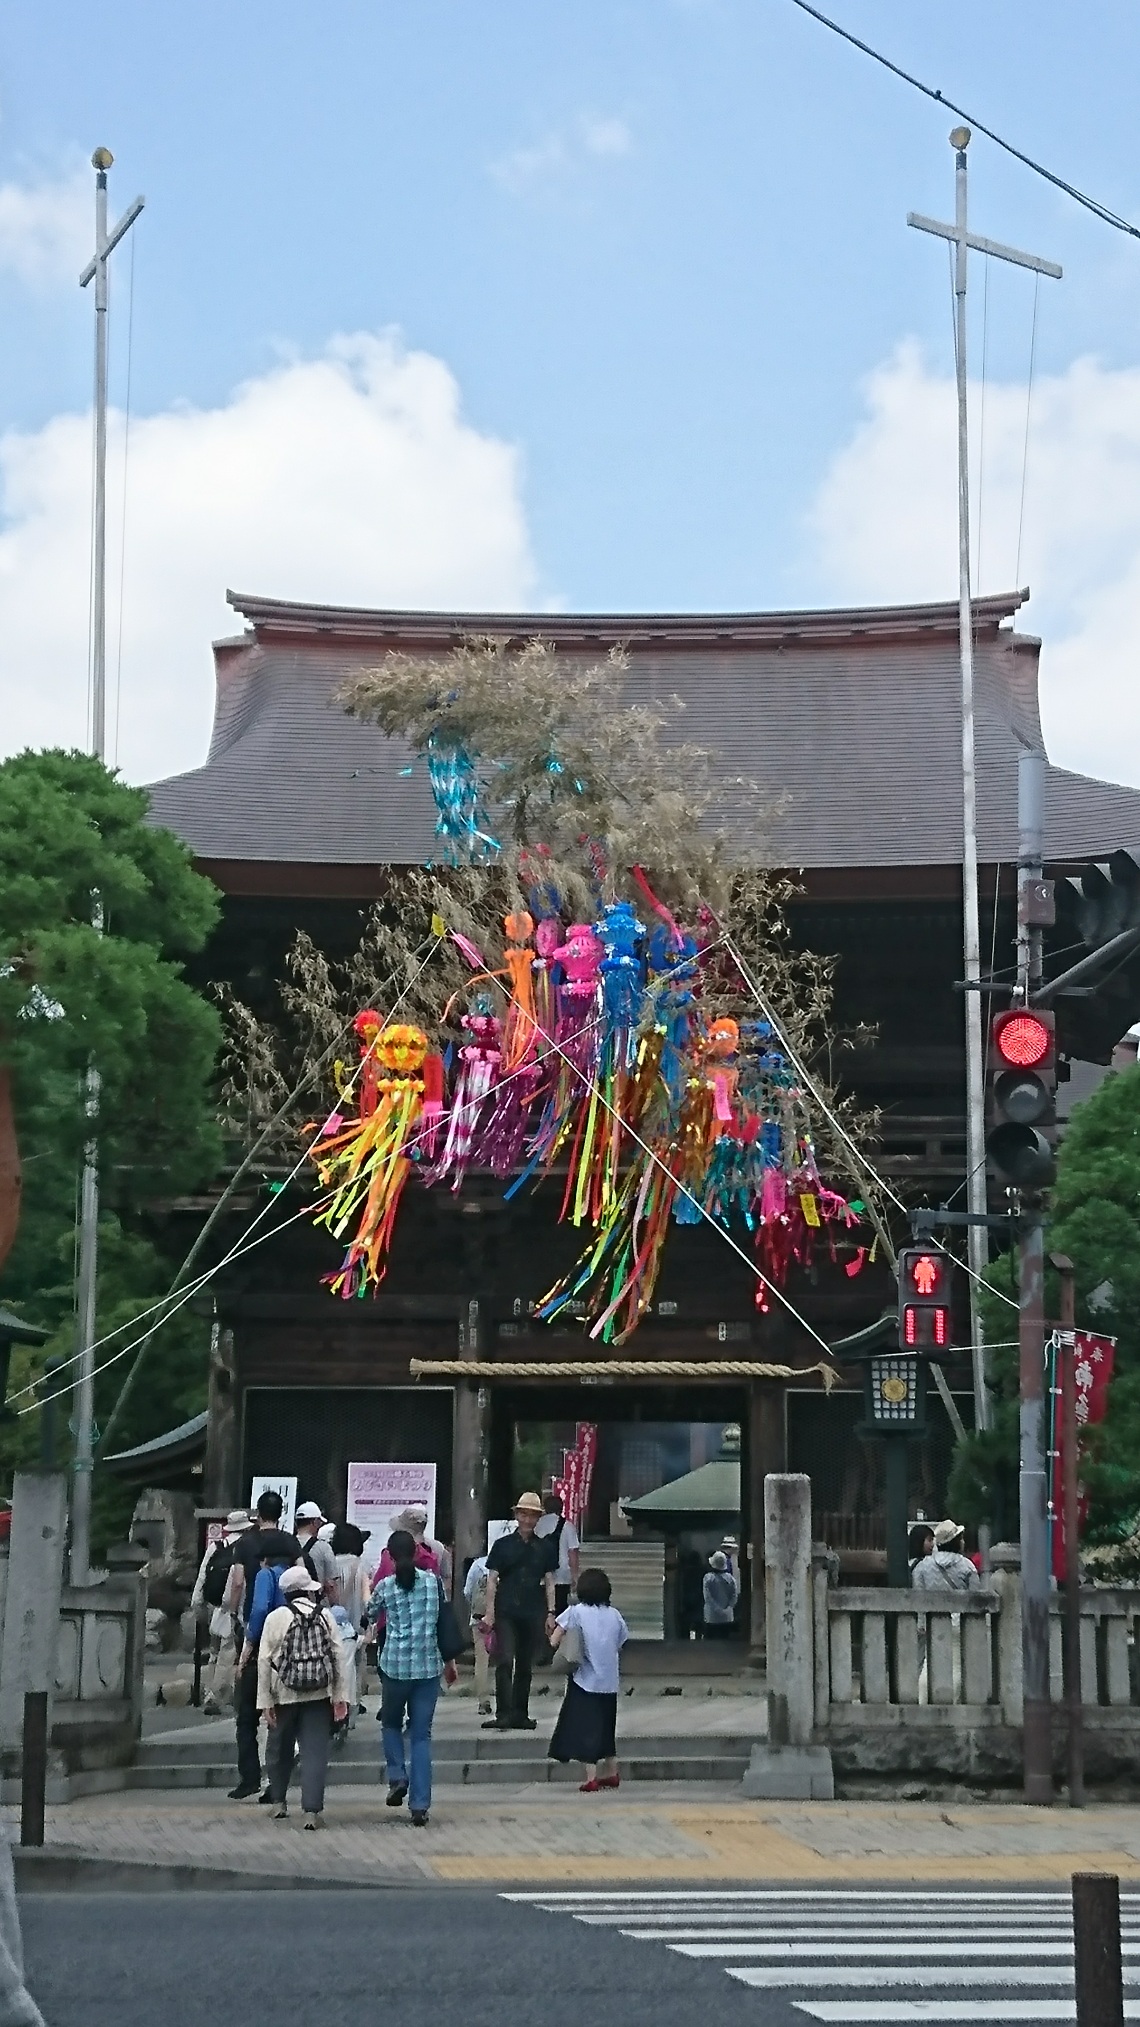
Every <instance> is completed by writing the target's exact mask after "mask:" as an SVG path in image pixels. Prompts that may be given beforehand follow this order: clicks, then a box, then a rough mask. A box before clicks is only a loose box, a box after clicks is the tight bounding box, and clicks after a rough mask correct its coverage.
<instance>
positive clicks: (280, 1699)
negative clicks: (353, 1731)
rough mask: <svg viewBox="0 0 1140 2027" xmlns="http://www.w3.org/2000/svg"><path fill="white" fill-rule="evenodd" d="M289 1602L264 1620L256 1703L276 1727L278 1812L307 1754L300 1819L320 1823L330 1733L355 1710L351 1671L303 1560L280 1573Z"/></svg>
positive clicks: (285, 1809) (272, 1778) (273, 1778)
mask: <svg viewBox="0 0 1140 2027" xmlns="http://www.w3.org/2000/svg"><path fill="white" fill-rule="evenodd" d="M278 1588H279V1590H280V1592H281V1599H282V1602H281V1604H280V1605H278V1606H275V1608H274V1609H273V1611H271V1612H270V1614H269V1616H268V1618H267V1619H266V1621H265V1625H264V1628H263V1630H262V1635H261V1643H260V1646H259V1649H258V1656H257V1707H258V1709H259V1710H260V1711H261V1714H262V1716H263V1717H264V1719H265V1722H266V1724H267V1725H268V1727H269V1729H270V1730H271V1731H272V1732H274V1733H275V1734H276V1752H275V1754H274V1756H273V1763H272V1765H271V1767H270V1770H269V1789H270V1795H271V1798H272V1800H273V1803H274V1805H275V1806H274V1811H273V1813H274V1815H275V1816H287V1815H288V1813H289V1804H288V1801H287V1799H286V1797H287V1795H288V1792H289V1780H290V1776H291V1774H292V1772H293V1762H294V1759H295V1758H296V1755H297V1753H298V1751H299V1752H300V1757H301V1821H302V1823H303V1825H304V1827H305V1829H306V1830H316V1829H319V1827H320V1821H321V1814H322V1811H323V1809H324V1806H325V1778H326V1776H327V1773H328V1764H329V1737H330V1733H331V1731H332V1727H333V1724H334V1723H341V1722H343V1720H344V1719H345V1718H346V1717H347V1716H348V1678H347V1674H346V1672H345V1665H344V1648H343V1645H342V1643H341V1639H340V1635H339V1633H338V1631H337V1627H336V1623H335V1621H334V1619H333V1617H332V1614H331V1612H330V1611H329V1609H328V1607H327V1606H326V1605H325V1604H324V1602H323V1600H322V1596H321V1585H320V1583H319V1581H318V1579H317V1578H316V1577H313V1576H310V1574H309V1572H308V1570H307V1569H306V1568H305V1565H304V1563H299V1564H297V1565H296V1566H295V1567H294V1568H293V1569H288V1570H286V1571H285V1572H284V1573H283V1575H282V1576H281V1577H280V1578H279V1579H278Z"/></svg>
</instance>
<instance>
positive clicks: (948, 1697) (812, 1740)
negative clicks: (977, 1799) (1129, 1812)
mask: <svg viewBox="0 0 1140 2027" xmlns="http://www.w3.org/2000/svg"><path fill="white" fill-rule="evenodd" d="M764 1521H765V1525H764V1555H765V1565H766V1583H767V1628H766V1632H767V1660H768V1737H767V1740H766V1741H765V1742H764V1743H763V1744H760V1743H758V1744H757V1745H755V1746H754V1747H753V1750H752V1758H751V1763H750V1765H749V1769H748V1772H747V1773H746V1775H745V1781H744V1787H745V1793H746V1794H750V1795H756V1796H758V1797H769V1798H772V1797H775V1798H785V1797H786V1798H793V1797H797V1796H798V1797H801V1798H805V1799H813V1798H815V1799H822V1798H825V1797H826V1796H828V1795H830V1794H831V1793H832V1792H833V1784H834V1780H835V1778H836V1777H839V1778H840V1779H842V1780H843V1781H844V1782H845V1783H846V1784H847V1785H848V1788H849V1789H850V1787H851V1785H852V1783H854V1782H856V1781H857V1780H858V1779H859V1778H860V1777H863V1778H864V1779H866V1778H873V1777H875V1776H884V1775H886V1776H895V1777H898V1776H904V1777H910V1778H914V1777H916V1776H917V1777H919V1778H923V1779H931V1778H932V1779H942V1780H946V1779H950V1780H953V1781H963V1782H969V1783H971V1784H973V1785H976V1786H990V1787H996V1786H1017V1785H1019V1784H1020V1781H1021V1776H1022V1737H1021V1729H1022V1720H1023V1701H1022V1672H1021V1601H1020V1579H1019V1573H1018V1568H1017V1564H1018V1551H1017V1549H1016V1547H1011V1546H1010V1545H1009V1544H1004V1545H1002V1546H1001V1547H998V1548H995V1550H994V1554H993V1576H992V1579H991V1584H990V1587H989V1588H987V1589H985V1590H978V1591H928V1590H889V1589H886V1588H883V1589H879V1588H877V1587H871V1586H867V1587H863V1588H855V1587H853V1586H837V1585H836V1584H835V1583H834V1577H835V1574H836V1569H837V1557H836V1556H835V1554H834V1553H833V1552H832V1550H831V1549H830V1548H828V1547H827V1546H826V1545H824V1544H822V1543H818V1542H816V1543H813V1541H812V1527H811V1485H810V1481H809V1480H808V1479H807V1478H806V1477H804V1476H802V1475H801V1474H796V1473H785V1474H773V1475H772V1476H770V1477H768V1478H767V1479H765V1482H764ZM1062 1610H1063V1600H1062V1599H1061V1598H1060V1597H1055V1598H1053V1599H1052V1600H1051V1616H1050V1665H1051V1683H1050V1691H1051V1701H1052V1704H1053V1746H1054V1762H1055V1766H1056V1769H1057V1772H1058V1773H1061V1772H1062V1771H1063V1768H1064V1762H1065V1743H1066V1728H1067V1712H1066V1707H1065V1703H1064V1700H1063V1676H1062V1666H1061V1617H1062ZM1080 1661H1081V1688H1082V1709H1083V1717H1082V1724H1083V1731H1084V1755H1085V1768H1086V1773H1087V1775H1088V1778H1089V1779H1090V1780H1091V1781H1109V1780H1119V1779H1120V1778H1121V1777H1124V1778H1132V1779H1135V1777H1136V1775H1137V1772H1138V1771H1140V1589H1137V1590H1082V1591H1081V1593H1080Z"/></svg>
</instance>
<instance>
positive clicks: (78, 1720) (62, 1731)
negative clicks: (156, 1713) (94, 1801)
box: [0, 1471, 146, 1801]
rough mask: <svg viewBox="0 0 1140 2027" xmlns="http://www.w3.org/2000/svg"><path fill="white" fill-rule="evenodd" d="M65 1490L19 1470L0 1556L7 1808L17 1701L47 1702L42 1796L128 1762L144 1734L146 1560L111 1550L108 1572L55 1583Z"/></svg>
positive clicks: (51, 1478)
mask: <svg viewBox="0 0 1140 2027" xmlns="http://www.w3.org/2000/svg"><path fill="white" fill-rule="evenodd" d="M66 1520H67V1497H66V1483H65V1481H64V1479H63V1477H62V1475H61V1474H60V1473H57V1472H32V1471H19V1472H17V1473H16V1480H15V1486H14V1488H13V1500H12V1531H11V1539H10V1545H9V1551H8V1554H7V1555H4V1556H0V1772H2V1774H3V1776H5V1777H6V1778H5V1779H4V1783H3V1790H2V1796H3V1799H4V1800H5V1801H11V1800H15V1799H16V1798H17V1795H18V1788H17V1787H16V1786H15V1785H14V1782H15V1777H16V1776H17V1775H18V1773H19V1769H20V1760H21V1752H22V1744H23V1720H24V1697H25V1695H26V1694H27V1693H28V1692H29V1691H35V1690H40V1691H43V1690H46V1691H47V1694H48V1722H49V1733H48V1744H49V1758H48V1799H49V1800H52V1801H63V1800H66V1799H68V1798H69V1796H71V1795H75V1794H79V1793H83V1792H86V1791H88V1790H89V1789H90V1788H91V1787H92V1786H98V1785H99V1775H100V1773H102V1772H105V1771H106V1770H107V1769H109V1768H113V1767H121V1766H127V1765H129V1764H130V1762H131V1760H132V1758H133V1756H134V1752H135V1748H136V1746H137V1744H138V1740H139V1737H140V1735H141V1732H142V1709H143V1666H144V1659H145V1651H144V1650H145V1639H146V1580H145V1578H144V1576H143V1575H142V1571H141V1564H142V1563H143V1562H144V1561H145V1553H144V1552H142V1551H140V1550H138V1549H136V1548H133V1547H131V1546H126V1547H124V1548H123V1549H121V1550H118V1551H114V1550H112V1551H110V1552H109V1553H108V1556H107V1565H108V1567H107V1572H106V1574H105V1575H104V1576H103V1577H101V1578H100V1579H99V1581H97V1582H95V1583H92V1584H89V1585H83V1586H75V1585H71V1584H65V1583H64V1582H63V1556H64V1546H65V1534H66Z"/></svg>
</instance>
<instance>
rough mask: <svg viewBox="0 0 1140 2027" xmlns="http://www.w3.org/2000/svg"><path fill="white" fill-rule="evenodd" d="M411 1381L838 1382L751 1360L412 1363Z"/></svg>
mask: <svg viewBox="0 0 1140 2027" xmlns="http://www.w3.org/2000/svg"><path fill="white" fill-rule="evenodd" d="M408 1371H409V1372H410V1373H411V1376H412V1378H413V1379H433V1378H434V1379H474V1380H486V1379H809V1378H810V1377H811V1375H812V1373H818V1374H819V1376H820V1378H821V1379H822V1381H823V1386H824V1392H825V1393H830V1392H831V1389H832V1387H833V1386H835V1385H836V1384H837V1382H838V1379H839V1375H838V1373H837V1372H836V1370H835V1368H834V1366H830V1365H823V1364H822V1363H821V1364H819V1365H771V1364H769V1363H768V1362H767V1361H766V1360H762V1359H753V1358H710V1359H695V1358H594V1359H581V1358H575V1359H533V1360H532V1359H503V1360H502V1361H500V1360H498V1359H486V1358H413V1359H409V1361H408Z"/></svg>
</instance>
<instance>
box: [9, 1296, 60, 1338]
mask: <svg viewBox="0 0 1140 2027" xmlns="http://www.w3.org/2000/svg"><path fill="white" fill-rule="evenodd" d="M50 1336H51V1331H50V1330H41V1328H40V1326H39V1324H38V1323H25V1322H24V1319H23V1317H22V1316H17V1315H16V1313H15V1311H14V1310H13V1309H5V1307H4V1305H3V1303H0V1343H2V1342H3V1340H4V1339H5V1338H7V1339H8V1340H9V1342H10V1343H12V1344H46V1343H47V1341H48V1338H49V1337H50Z"/></svg>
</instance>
